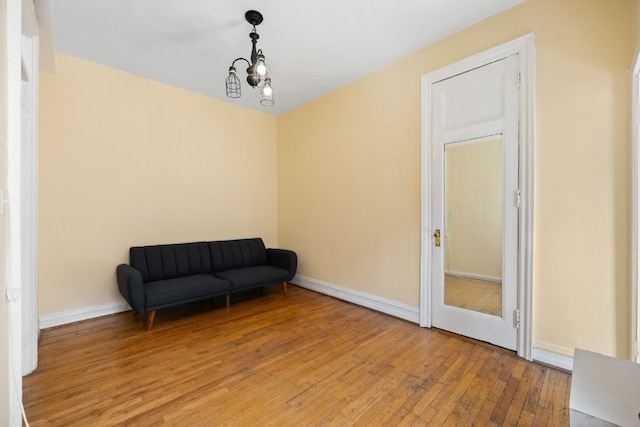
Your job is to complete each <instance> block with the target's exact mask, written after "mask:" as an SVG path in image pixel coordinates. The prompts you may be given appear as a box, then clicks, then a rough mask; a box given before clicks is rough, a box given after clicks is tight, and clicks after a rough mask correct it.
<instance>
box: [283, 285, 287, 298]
mask: <svg viewBox="0 0 640 427" xmlns="http://www.w3.org/2000/svg"><path fill="white" fill-rule="evenodd" d="M282 292H284V294H285V295H286V294H287V282H282Z"/></svg>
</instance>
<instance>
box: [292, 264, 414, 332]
mask: <svg viewBox="0 0 640 427" xmlns="http://www.w3.org/2000/svg"><path fill="white" fill-rule="evenodd" d="M291 283H293V284H294V285H298V286H300V287H302V288H306V289H310V290H312V291H315V292H318V293H321V294H325V295H329V296H332V297H334V298H338V299H341V300H344V301H348V302H351V303H354V304H357V305H361V306H363V307H367V308H370V309H372V310H376V311H380V312H382V313H385V314H388V315H391V316H394V317H398V318H400V319H404V320H407V321H409V322H413V323H420V308H419V307H414V306H411V305H407V304H403V303H400V302H397V301H393V300H390V299H387V298H382V297H379V296H376V295H371V294H367V293H364V292H360V291H356V290H353V289H349V288H343V287H342V286H338V285H334V284H332V283H327V282H323V281H322V280H317V279H312V278H310V277H305V276H301V275H296V276H295V277H294V278H293V280H292V281H291Z"/></svg>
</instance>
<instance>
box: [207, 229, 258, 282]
mask: <svg viewBox="0 0 640 427" xmlns="http://www.w3.org/2000/svg"><path fill="white" fill-rule="evenodd" d="M209 252H210V253H211V261H212V264H213V272H214V273H216V272H218V271H224V270H232V269H234V268H243V267H251V266H254V265H264V264H266V263H267V250H266V249H265V247H264V242H263V241H262V239H261V238H259V237H258V238H255V239H239V240H221V241H217V242H209Z"/></svg>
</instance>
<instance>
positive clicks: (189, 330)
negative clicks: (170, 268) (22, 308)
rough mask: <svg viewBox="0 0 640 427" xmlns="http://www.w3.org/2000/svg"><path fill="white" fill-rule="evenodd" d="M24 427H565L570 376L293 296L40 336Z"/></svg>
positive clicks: (115, 318) (358, 310)
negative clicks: (149, 323)
mask: <svg viewBox="0 0 640 427" xmlns="http://www.w3.org/2000/svg"><path fill="white" fill-rule="evenodd" d="M39 357H40V362H39V368H38V369H37V370H36V372H35V373H34V374H32V375H30V376H27V377H25V378H24V381H23V386H24V402H25V406H26V413H27V416H28V418H29V421H30V423H31V425H32V426H44V425H47V426H49V425H55V426H124V425H131V426H159V425H169V426H351V425H361V426H381V425H385V426H405V425H407V426H409V425H416V426H424V425H430V426H439V425H451V426H472V425H475V426H485V425H489V426H497V425H504V426H516V425H517V426H529V425H536V426H555V425H558V426H560V425H568V417H569V415H568V414H569V410H568V403H569V387H570V378H571V377H570V375H569V374H566V373H564V372H560V371H557V370H555V369H551V368H548V367H544V366H541V365H538V364H534V363H530V362H527V361H525V360H522V359H519V358H518V357H516V356H515V354H514V353H512V352H510V351H507V350H503V349H500V348H497V347H493V346H491V345H488V344H484V343H478V342H475V341H472V340H469V339H465V338H461V337H458V336H455V335H453V334H449V333H446V332H443V331H439V330H435V329H433V330H430V329H422V328H419V327H418V326H417V325H415V324H412V323H409V322H406V321H403V320H400V319H396V318H393V317H390V316H387V315H384V314H380V313H377V312H375V311H371V310H368V309H365V308H362V307H358V306H356V305H352V304H349V303H346V302H343V301H340V300H336V299H333V298H330V297H327V296H324V295H320V294H317V293H314V292H311V291H308V290H305V289H302V288H298V287H296V286H290V288H289V293H288V295H283V294H282V291H281V288H280V287H269V288H267V289H266V290H265V292H264V293H263V294H260V293H259V292H258V293H253V294H251V295H247V296H246V297H245V298H243V299H242V300H236V301H233V300H232V304H231V307H229V308H225V307H224V301H219V302H216V303H215V304H214V306H213V307H208V308H207V307H204V306H203V305H202V304H198V305H195V306H191V307H187V309H179V310H173V311H165V312H159V313H158V315H157V316H156V320H155V324H154V327H153V330H152V331H150V332H146V331H145V330H144V325H143V319H139V320H137V321H134V320H133V319H132V316H131V313H122V314H117V315H112V316H106V317H103V318H99V319H94V320H89V321H85V322H80V323H76V324H72V325H66V326H62V327H58V328H53V329H48V330H45V331H43V332H42V337H41V344H40V353H39Z"/></svg>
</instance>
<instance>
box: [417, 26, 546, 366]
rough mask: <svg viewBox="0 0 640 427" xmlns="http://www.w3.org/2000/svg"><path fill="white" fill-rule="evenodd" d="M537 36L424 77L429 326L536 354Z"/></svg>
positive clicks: (425, 312) (424, 310)
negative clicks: (533, 268) (533, 348)
mask: <svg viewBox="0 0 640 427" xmlns="http://www.w3.org/2000/svg"><path fill="white" fill-rule="evenodd" d="M533 41H534V37H533V34H530V35H527V36H525V37H521V38H519V39H517V40H514V41H512V42H509V43H506V44H504V45H501V46H498V47H496V48H494V49H491V50H489V51H487V52H483V53H481V54H478V55H475V56H473V57H471V58H468V59H466V60H463V61H460V62H458V63H455V64H453V65H451V66H448V67H445V68H443V69H440V70H437V71H434V72H432V73H429V74H427V75H425V76H424V77H423V94H422V95H423V115H422V122H423V136H422V171H423V174H422V176H423V178H422V188H423V197H422V225H423V226H422V236H421V240H422V256H421V298H420V324H421V326H425V327H431V326H435V327H439V328H442V329H447V330H450V331H452V332H455V333H458V334H461V335H466V336H469V337H472V338H475V339H479V340H482V341H487V342H491V343H494V344H497V345H500V346H502V347H505V348H509V349H512V350H517V352H518V354H519V355H520V356H521V357H524V358H526V359H529V360H530V359H531V333H530V331H531V247H532V242H531V239H532V212H533V179H532V172H533V147H532V142H533V111H534V105H533V98H534V97H533V94H534V91H533V88H534V87H533V84H534V80H533V77H534V73H533V64H534V54H533Z"/></svg>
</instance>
